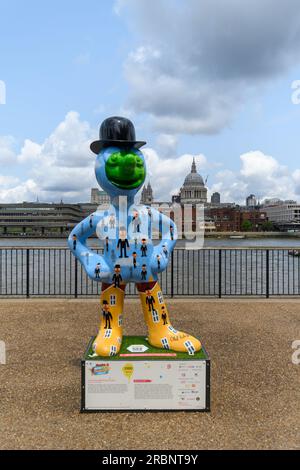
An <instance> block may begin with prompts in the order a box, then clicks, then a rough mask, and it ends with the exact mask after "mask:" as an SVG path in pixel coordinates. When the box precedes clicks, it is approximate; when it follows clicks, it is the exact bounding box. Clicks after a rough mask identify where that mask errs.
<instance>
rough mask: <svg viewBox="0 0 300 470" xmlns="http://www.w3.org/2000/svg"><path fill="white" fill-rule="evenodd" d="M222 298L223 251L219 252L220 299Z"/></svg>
mask: <svg viewBox="0 0 300 470" xmlns="http://www.w3.org/2000/svg"><path fill="white" fill-rule="evenodd" d="M221 297H222V250H219V299H220V298H221Z"/></svg>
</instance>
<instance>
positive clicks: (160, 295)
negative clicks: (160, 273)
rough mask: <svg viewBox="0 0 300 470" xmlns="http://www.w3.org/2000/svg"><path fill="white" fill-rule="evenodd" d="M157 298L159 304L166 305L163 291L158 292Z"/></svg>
mask: <svg viewBox="0 0 300 470" xmlns="http://www.w3.org/2000/svg"><path fill="white" fill-rule="evenodd" d="M157 298H158V302H159V303H160V304H163V303H164V297H163V294H162V292H161V291H159V292H157Z"/></svg>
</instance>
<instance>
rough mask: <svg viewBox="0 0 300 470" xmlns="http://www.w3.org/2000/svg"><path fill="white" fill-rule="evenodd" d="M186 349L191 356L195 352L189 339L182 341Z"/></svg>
mask: <svg viewBox="0 0 300 470" xmlns="http://www.w3.org/2000/svg"><path fill="white" fill-rule="evenodd" d="M184 345H185V347H186V349H187V350H188V353H189V354H190V355H191V356H193V355H194V354H195V352H196V350H195V348H194V345H193V344H192V343H191V342H190V341H185V343H184Z"/></svg>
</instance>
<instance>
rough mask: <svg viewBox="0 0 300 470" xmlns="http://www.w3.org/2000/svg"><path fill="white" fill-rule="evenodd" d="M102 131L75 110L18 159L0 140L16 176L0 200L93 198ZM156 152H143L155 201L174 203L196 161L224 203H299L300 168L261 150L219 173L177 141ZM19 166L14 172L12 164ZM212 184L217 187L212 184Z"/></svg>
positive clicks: (6, 180) (3, 180)
mask: <svg viewBox="0 0 300 470" xmlns="http://www.w3.org/2000/svg"><path fill="white" fill-rule="evenodd" d="M97 135H98V130H96V129H94V130H93V129H92V128H91V126H90V125H89V123H87V122H83V121H81V120H80V116H79V114H78V113H76V112H73V111H72V112H70V113H68V114H67V115H66V117H65V119H64V120H63V121H62V122H61V123H60V124H59V125H58V126H57V127H56V129H54V130H53V132H52V133H51V134H50V136H49V137H47V138H46V139H45V140H44V142H42V143H37V142H34V141H32V140H30V139H26V140H25V142H24V144H23V146H22V148H21V150H20V153H19V155H18V156H17V157H16V154H15V152H14V150H13V149H14V147H15V141H14V139H13V138H12V137H9V138H8V137H4V138H3V137H2V138H0V147H1V149H2V151H1V156H2V162H3V161H9V162H11V163H12V165H11V166H10V173H11V175H13V174H15V175H19V176H18V177H17V176H5V175H3V174H2V176H1V177H0V201H1V202H22V201H35V200H36V198H37V197H38V198H39V200H40V201H49V202H54V201H60V200H61V199H63V200H64V201H66V202H67V201H70V202H84V201H89V199H90V189H91V188H92V187H94V186H97V183H96V179H95V176H94V162H95V158H94V156H93V154H92V153H91V151H90V149H89V145H90V142H91V141H92V140H94V139H95V138H97ZM157 144H158V148H159V150H160V152H159V153H158V152H157V151H156V149H154V148H147V147H145V148H144V149H143V153H144V155H145V159H146V164H147V175H148V178H147V179H148V180H149V179H150V181H151V185H152V187H153V190H154V196H155V199H156V200H165V201H166V200H170V199H171V195H172V194H176V193H178V191H179V189H180V187H181V186H182V184H183V181H184V178H185V176H186V175H187V174H188V173H189V172H190V169H191V164H192V160H193V157H195V160H196V164H197V169H198V172H199V173H200V174H202V176H203V177H204V178H205V176H206V174H207V173H215V171H217V173H216V174H215V176H214V177H210V179H209V186H210V188H209V194H211V193H212V192H213V191H219V192H220V193H221V196H222V201H228V202H230V201H232V202H233V201H234V202H238V203H244V200H245V198H246V196H248V195H249V194H250V193H254V194H256V196H257V197H258V198H260V199H263V198H265V197H280V198H282V199H299V196H300V168H299V169H296V170H295V171H294V172H291V171H289V170H288V168H287V167H286V166H284V165H282V164H281V163H280V162H279V161H278V160H277V159H276V158H274V157H273V156H271V155H266V154H264V153H263V152H262V151H260V150H256V151H249V152H246V153H244V154H242V155H241V156H240V163H241V165H240V169H239V170H237V171H232V170H230V169H226V168H225V169H221V170H220V169H218V162H213V161H210V159H209V158H206V156H205V155H203V154H201V153H199V154H195V155H193V154H184V155H181V156H178V157H176V156H175V153H176V144H177V139H176V138H174V137H173V136H170V135H168V134H167V135H166V134H161V135H159V136H158V140H157ZM14 164H15V165H16V167H15V168H14V166H13V165H14ZM211 181H212V184H211Z"/></svg>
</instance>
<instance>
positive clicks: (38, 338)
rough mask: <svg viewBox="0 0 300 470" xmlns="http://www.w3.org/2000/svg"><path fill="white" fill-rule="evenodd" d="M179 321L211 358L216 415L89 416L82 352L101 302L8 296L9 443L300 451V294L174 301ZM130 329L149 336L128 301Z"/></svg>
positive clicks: (4, 413)
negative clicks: (298, 345) (83, 400)
mask: <svg viewBox="0 0 300 470" xmlns="http://www.w3.org/2000/svg"><path fill="white" fill-rule="evenodd" d="M168 305H169V307H170V311H171V315H172V319H173V324H174V326H176V327H178V328H183V329H186V330H188V331H189V332H191V333H194V334H196V335H199V336H200V338H201V339H202V340H203V343H204V345H205V346H206V348H207V350H208V352H209V354H210V356H211V359H212V370H211V372H212V378H211V384H212V396H211V406H212V410H211V412H210V413H197V412H188V413H184V412H181V413H176V412H174V413H173V412H168V413H164V412H161V413H150V412H149V413H142V414H140V413H97V414H80V413H79V408H80V358H81V356H82V354H83V351H84V349H85V347H86V344H87V341H88V339H89V337H90V336H91V335H93V334H95V333H96V331H95V325H97V322H98V320H97V319H98V315H99V304H98V301H97V300H94V299H92V300H84V299H81V300H75V299H71V300H66V299H62V300H57V299H43V300H41V299H33V300H24V299H18V300H15V299H11V300H6V299H2V300H1V302H0V340H2V341H5V343H6V347H7V363H6V365H0V429H1V433H0V449H26V448H29V449H107V450H109V449H114V450H115V449H157V450H159V449H164V450H166V449H186V450H191V449H229V448H230V449H241V448H244V449H269V448H276V449H296V448H298V449H299V448H300V424H299V423H300V408H299V396H300V365H294V364H293V363H292V353H293V350H292V342H293V341H294V340H297V339H300V321H299V320H300V301H299V300H297V299H296V300H295V299H293V300H292V299H291V300H290V299H288V300H282V299H276V300H275V299H271V300H262V299H257V300H249V299H248V300H246V299H243V300H238V299H236V300H232V299H217V300H216V299H211V300H200V299H196V298H195V299H193V298H190V299H172V300H169V301H168ZM124 323H125V334H126V333H127V334H128V333H130V334H144V333H145V329H144V328H145V326H144V321H143V318H142V314H141V312H140V307H139V303H138V301H137V300H136V299H128V300H127V303H126V309H125V312H124Z"/></svg>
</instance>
